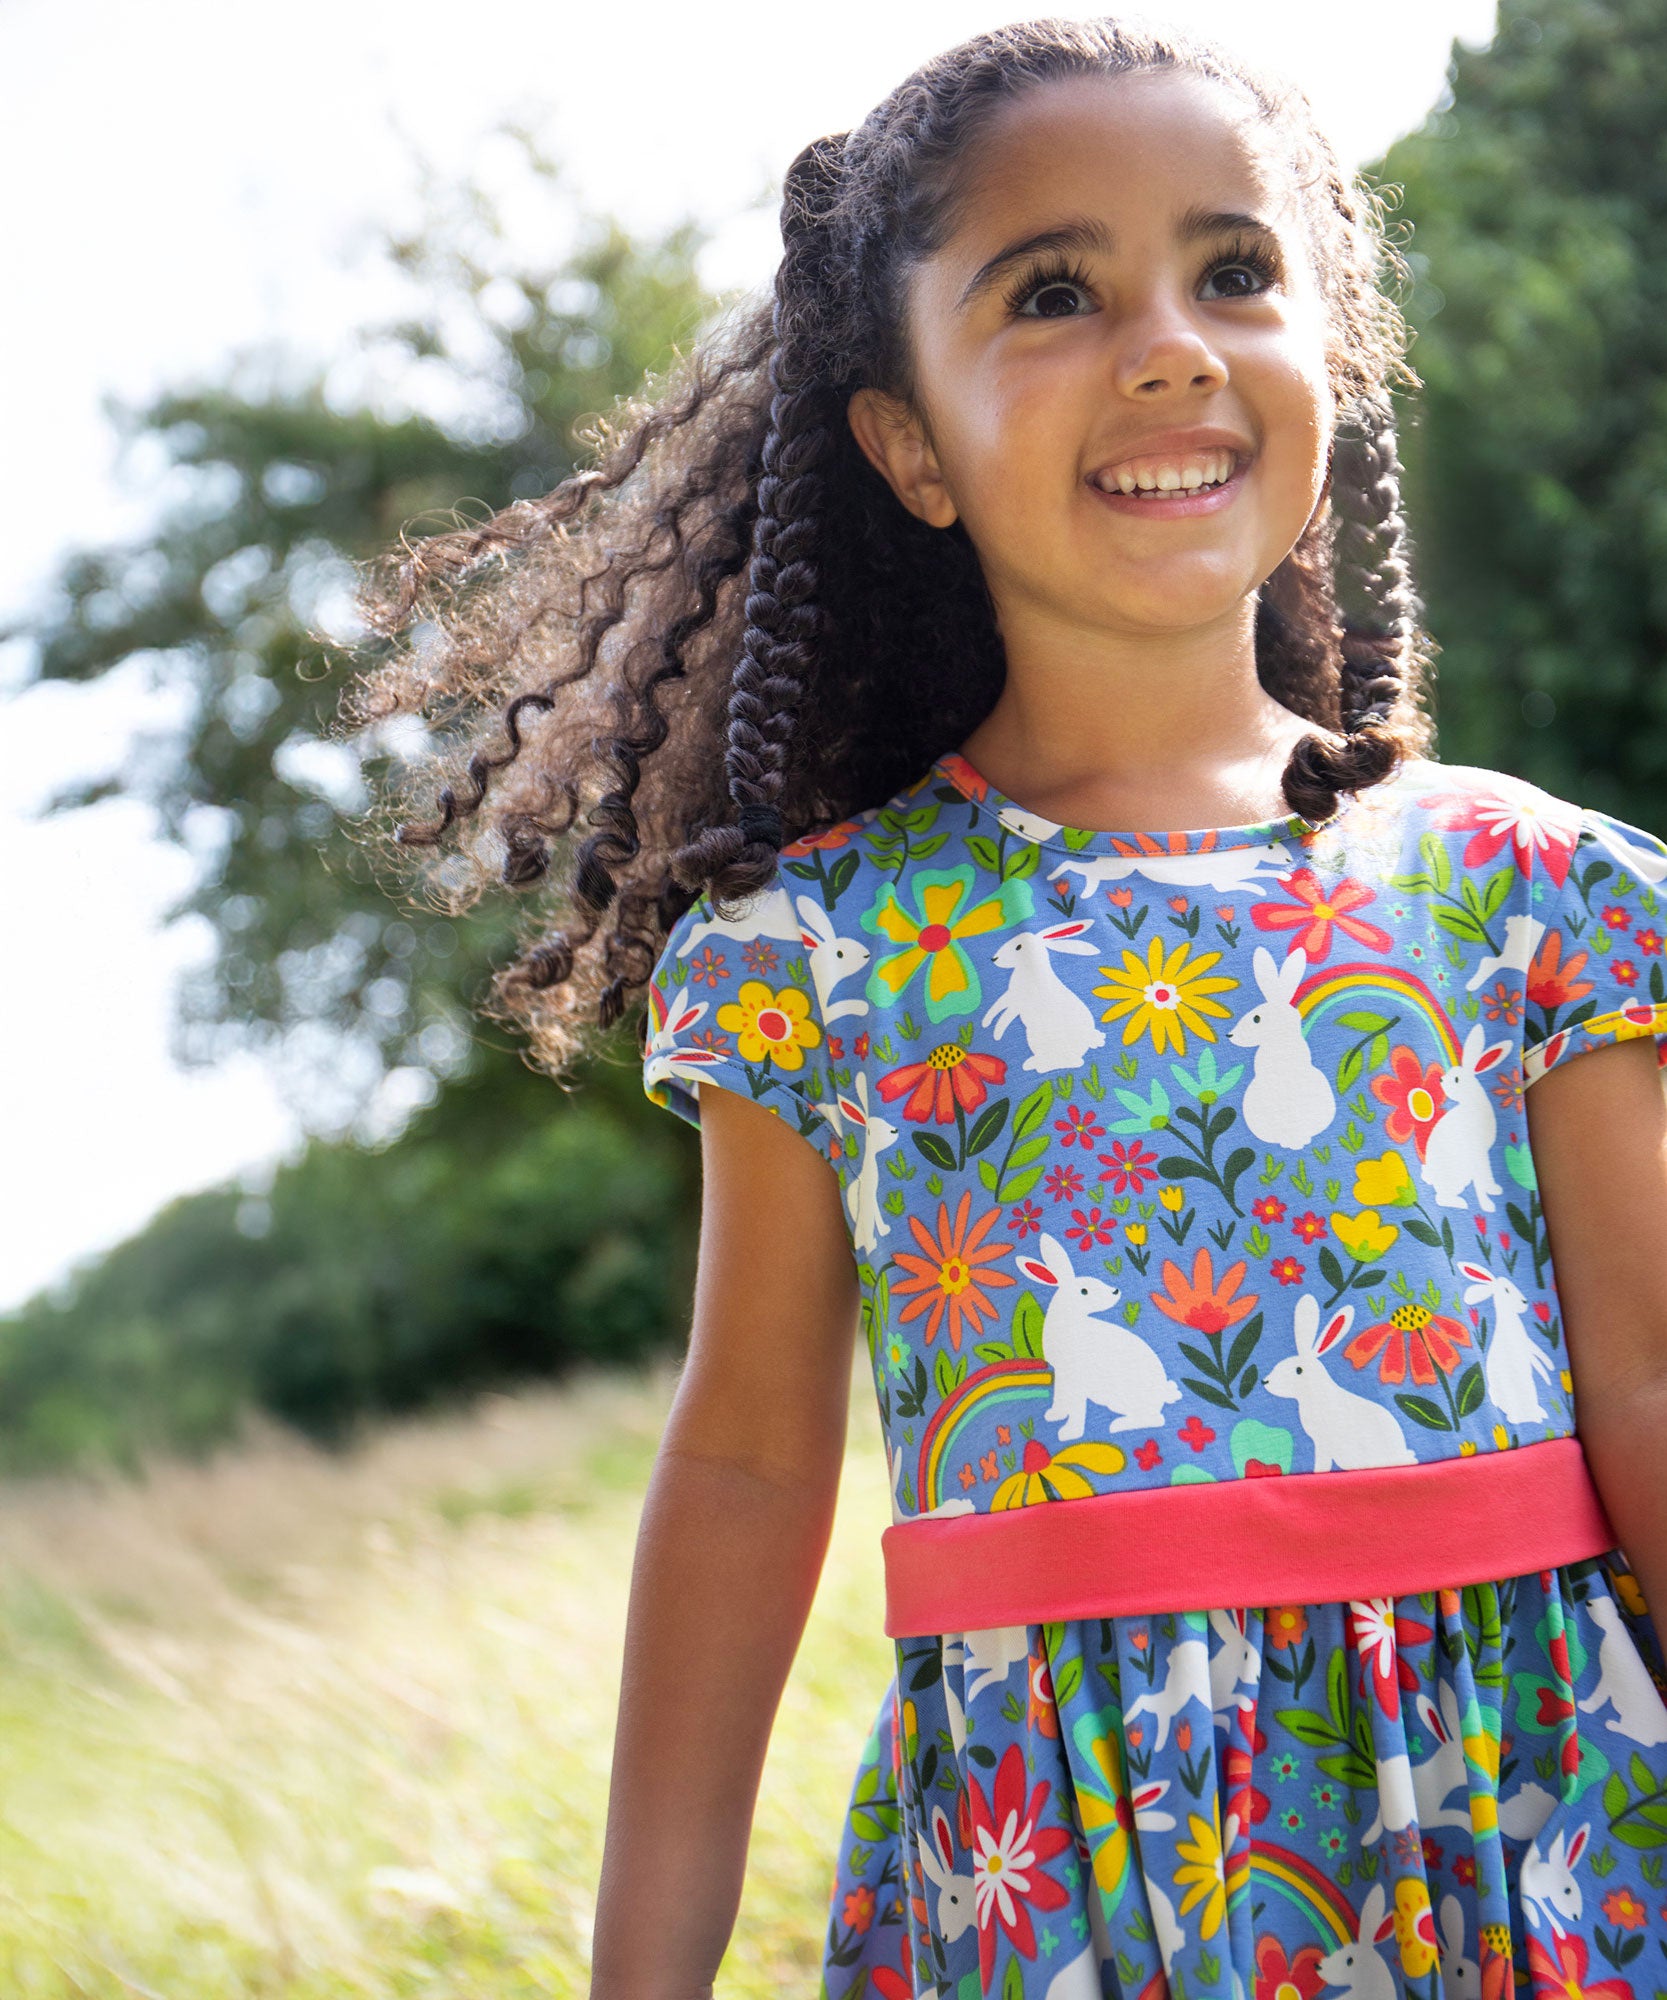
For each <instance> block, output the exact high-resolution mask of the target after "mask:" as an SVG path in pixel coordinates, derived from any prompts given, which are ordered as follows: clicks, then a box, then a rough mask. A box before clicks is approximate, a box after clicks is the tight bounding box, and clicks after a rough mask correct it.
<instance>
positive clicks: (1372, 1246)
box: [1331, 1208, 1401, 1264]
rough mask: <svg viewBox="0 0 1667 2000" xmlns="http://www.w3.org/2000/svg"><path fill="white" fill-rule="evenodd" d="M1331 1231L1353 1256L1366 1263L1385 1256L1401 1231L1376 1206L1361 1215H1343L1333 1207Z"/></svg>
mask: <svg viewBox="0 0 1667 2000" xmlns="http://www.w3.org/2000/svg"><path fill="white" fill-rule="evenodd" d="M1331 1233H1332V1235H1333V1236H1335V1237H1336V1238H1337V1240H1338V1242H1339V1243H1341V1244H1342V1246H1343V1248H1344V1249H1345V1250H1346V1251H1348V1253H1349V1255H1350V1256H1351V1257H1356V1258H1358V1259H1359V1260H1360V1262H1361V1263H1362V1264H1366V1263H1370V1261H1371V1260H1372V1259H1373V1258H1374V1257H1381V1256H1383V1255H1384V1253H1385V1252H1386V1251H1387V1250H1388V1248H1389V1246H1390V1244H1391V1243H1393V1242H1394V1241H1395V1239H1396V1237H1397V1236H1399V1235H1400V1233H1401V1231H1400V1227H1399V1225H1398V1224H1396V1223H1393V1222H1385V1221H1384V1220H1383V1218H1382V1217H1381V1216H1380V1215H1379V1214H1378V1212H1377V1210H1376V1209H1375V1208H1369V1209H1367V1210H1366V1211H1365V1212H1364V1213H1363V1214H1361V1215H1342V1214H1339V1213H1338V1211H1337V1210H1336V1209H1333V1210H1332V1212H1331Z"/></svg>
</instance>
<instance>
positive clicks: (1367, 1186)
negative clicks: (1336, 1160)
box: [1354, 1147, 1418, 1208]
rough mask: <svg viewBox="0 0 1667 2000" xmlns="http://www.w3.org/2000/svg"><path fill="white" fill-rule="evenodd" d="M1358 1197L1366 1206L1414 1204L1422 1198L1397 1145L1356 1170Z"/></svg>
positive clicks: (1363, 1206) (1355, 1186) (1356, 1197)
mask: <svg viewBox="0 0 1667 2000" xmlns="http://www.w3.org/2000/svg"><path fill="white" fill-rule="evenodd" d="M1354 1198H1355V1200H1356V1201H1358V1202H1359V1203H1360V1205H1361V1207H1362V1208H1411V1207H1412V1206H1413V1204H1414V1203H1415V1202H1416V1201H1417V1199H1418V1191H1417V1189H1416V1188H1415V1187H1414V1186H1413V1184H1412V1175H1411V1174H1410V1173H1408V1171H1407V1163H1406V1161H1405V1160H1403V1159H1402V1158H1401V1156H1400V1154H1399V1153H1397V1152H1396V1151H1395V1150H1394V1148H1393V1147H1391V1148H1390V1150H1389V1151H1388V1152H1387V1153H1380V1154H1379V1155H1378V1157H1377V1158H1376V1159H1375V1160H1361V1161H1360V1162H1359V1163H1358V1164H1357V1165H1356V1167H1355V1170H1354Z"/></svg>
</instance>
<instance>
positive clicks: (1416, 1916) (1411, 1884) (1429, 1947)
mask: <svg viewBox="0 0 1667 2000" xmlns="http://www.w3.org/2000/svg"><path fill="white" fill-rule="evenodd" d="M1395 1942H1396V1943H1397V1944H1398V1945H1399V1946H1400V1947H1401V1967H1402V1970H1403V1971H1404V1972H1405V1973H1406V1976H1407V1977H1408V1978H1409V1979H1422V1978H1423V1977H1424V1975H1425V1973H1426V1972H1428V1971H1429V1970H1430V1968H1431V1967H1432V1966H1433V1965H1434V1964H1435V1962H1436V1959H1437V1958H1438V1957H1439V1956H1440V1954H1439V1953H1438V1952H1437V1950H1436V1942H1435V1918H1434V1917H1433V1916H1432V1915H1431V1914H1430V1892H1429V1889H1428V1887H1427V1886H1426V1885H1425V1883H1424V1882H1423V1880H1422V1879H1421V1878H1420V1877H1419V1876H1417V1875H1403V1876H1402V1877H1401V1879H1400V1881H1399V1882H1397V1883H1396V1884H1395Z"/></svg>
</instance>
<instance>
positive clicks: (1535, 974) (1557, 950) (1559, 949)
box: [1528, 930, 1592, 1009]
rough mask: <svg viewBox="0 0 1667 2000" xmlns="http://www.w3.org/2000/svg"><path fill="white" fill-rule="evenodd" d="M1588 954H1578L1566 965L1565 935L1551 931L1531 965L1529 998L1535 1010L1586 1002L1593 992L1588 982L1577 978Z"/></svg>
mask: <svg viewBox="0 0 1667 2000" xmlns="http://www.w3.org/2000/svg"><path fill="white" fill-rule="evenodd" d="M1589 956H1590V954H1589V953H1587V952H1584V951H1577V952H1575V953H1574V954H1573V956H1572V957H1571V958H1570V959H1569V961H1568V963H1567V964H1566V965H1565V964H1564V963H1563V933H1562V932H1561V931H1559V930H1549V931H1547V932H1546V934H1545V936H1544V938H1543V939H1542V940H1541V942H1540V948H1539V950H1538V951H1537V952H1535V954H1534V956H1533V957H1532V958H1531V959H1530V960H1529V961H1528V997H1529V999H1530V1000H1532V1001H1533V1003H1534V1005H1535V1006H1536V1007H1544V1008H1547V1009H1550V1008H1552V1007H1566V1006H1567V1005H1568V1004H1569V1002H1570V1001H1571V1000H1584V999H1585V997H1586V995H1587V994H1588V993H1590V992H1591V990H1592V982H1591V980H1589V979H1580V978H1577V977H1576V974H1577V973H1578V972H1579V971H1580V968H1581V967H1582V966H1583V965H1584V964H1585V963H1586V960H1587V958H1588V957H1589Z"/></svg>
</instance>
